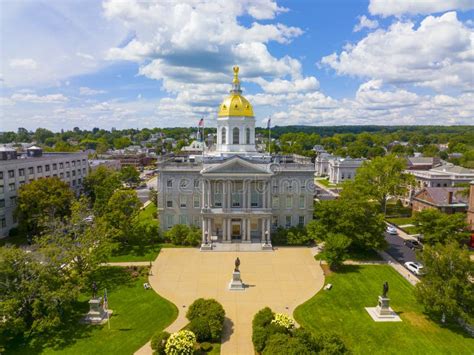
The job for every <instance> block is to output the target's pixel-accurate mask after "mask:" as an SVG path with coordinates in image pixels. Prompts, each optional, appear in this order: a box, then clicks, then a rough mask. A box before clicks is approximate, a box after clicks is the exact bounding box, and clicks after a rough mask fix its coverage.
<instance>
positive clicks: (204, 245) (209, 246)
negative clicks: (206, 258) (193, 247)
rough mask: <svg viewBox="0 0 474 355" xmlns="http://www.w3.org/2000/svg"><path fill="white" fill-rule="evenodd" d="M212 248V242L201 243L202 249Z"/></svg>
mask: <svg viewBox="0 0 474 355" xmlns="http://www.w3.org/2000/svg"><path fill="white" fill-rule="evenodd" d="M210 250H212V244H211V243H207V244H205V243H203V244H201V251H210Z"/></svg>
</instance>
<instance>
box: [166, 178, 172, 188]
mask: <svg viewBox="0 0 474 355" xmlns="http://www.w3.org/2000/svg"><path fill="white" fill-rule="evenodd" d="M166 187H173V179H168V180H166Z"/></svg>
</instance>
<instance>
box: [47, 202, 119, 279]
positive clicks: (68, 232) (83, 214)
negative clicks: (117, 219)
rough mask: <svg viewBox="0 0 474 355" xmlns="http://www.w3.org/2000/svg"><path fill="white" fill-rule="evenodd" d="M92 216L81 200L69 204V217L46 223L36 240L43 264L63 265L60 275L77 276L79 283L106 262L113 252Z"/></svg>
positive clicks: (108, 238)
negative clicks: (44, 262)
mask: <svg viewBox="0 0 474 355" xmlns="http://www.w3.org/2000/svg"><path fill="white" fill-rule="evenodd" d="M92 213H93V212H92V210H91V209H90V208H89V203H88V201H87V199H86V198H84V197H83V198H81V199H80V200H78V201H75V202H73V204H72V206H71V216H70V217H66V218H56V219H53V220H50V221H49V222H48V223H47V225H46V226H45V230H44V232H43V234H42V236H41V238H40V239H39V240H38V245H39V247H40V248H41V252H42V254H43V256H44V260H43V261H46V262H48V263H49V262H52V261H53V260H54V262H56V263H59V264H60V265H65V267H64V268H62V270H61V273H62V274H63V276H64V277H66V278H73V277H75V276H78V277H79V281H80V282H83V281H84V280H85V279H86V278H87V277H88V275H90V274H91V273H92V272H94V271H95V270H97V268H98V267H99V266H100V264H101V263H104V262H106V261H107V260H108V258H109V256H110V254H111V252H112V249H113V245H112V243H111V236H110V230H109V228H107V225H106V223H105V222H104V221H103V220H102V219H101V218H94V216H93V214H92ZM82 285H83V286H84V284H82Z"/></svg>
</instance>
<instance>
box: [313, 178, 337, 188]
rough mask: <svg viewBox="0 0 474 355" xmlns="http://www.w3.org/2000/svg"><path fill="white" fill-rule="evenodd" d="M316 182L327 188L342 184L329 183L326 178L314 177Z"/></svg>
mask: <svg viewBox="0 0 474 355" xmlns="http://www.w3.org/2000/svg"><path fill="white" fill-rule="evenodd" d="M316 182H318V183H320V184H321V185H324V186H326V187H328V188H336V187H341V186H342V184H333V183H330V182H329V180H328V179H316Z"/></svg>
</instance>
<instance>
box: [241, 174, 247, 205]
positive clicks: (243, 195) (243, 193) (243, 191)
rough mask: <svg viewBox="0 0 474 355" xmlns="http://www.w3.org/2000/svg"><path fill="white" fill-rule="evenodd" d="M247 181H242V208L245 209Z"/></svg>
mask: <svg viewBox="0 0 474 355" xmlns="http://www.w3.org/2000/svg"><path fill="white" fill-rule="evenodd" d="M246 187H247V181H246V180H245V179H244V180H243V181H242V208H243V209H244V210H245V209H246V208H247V189H246Z"/></svg>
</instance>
